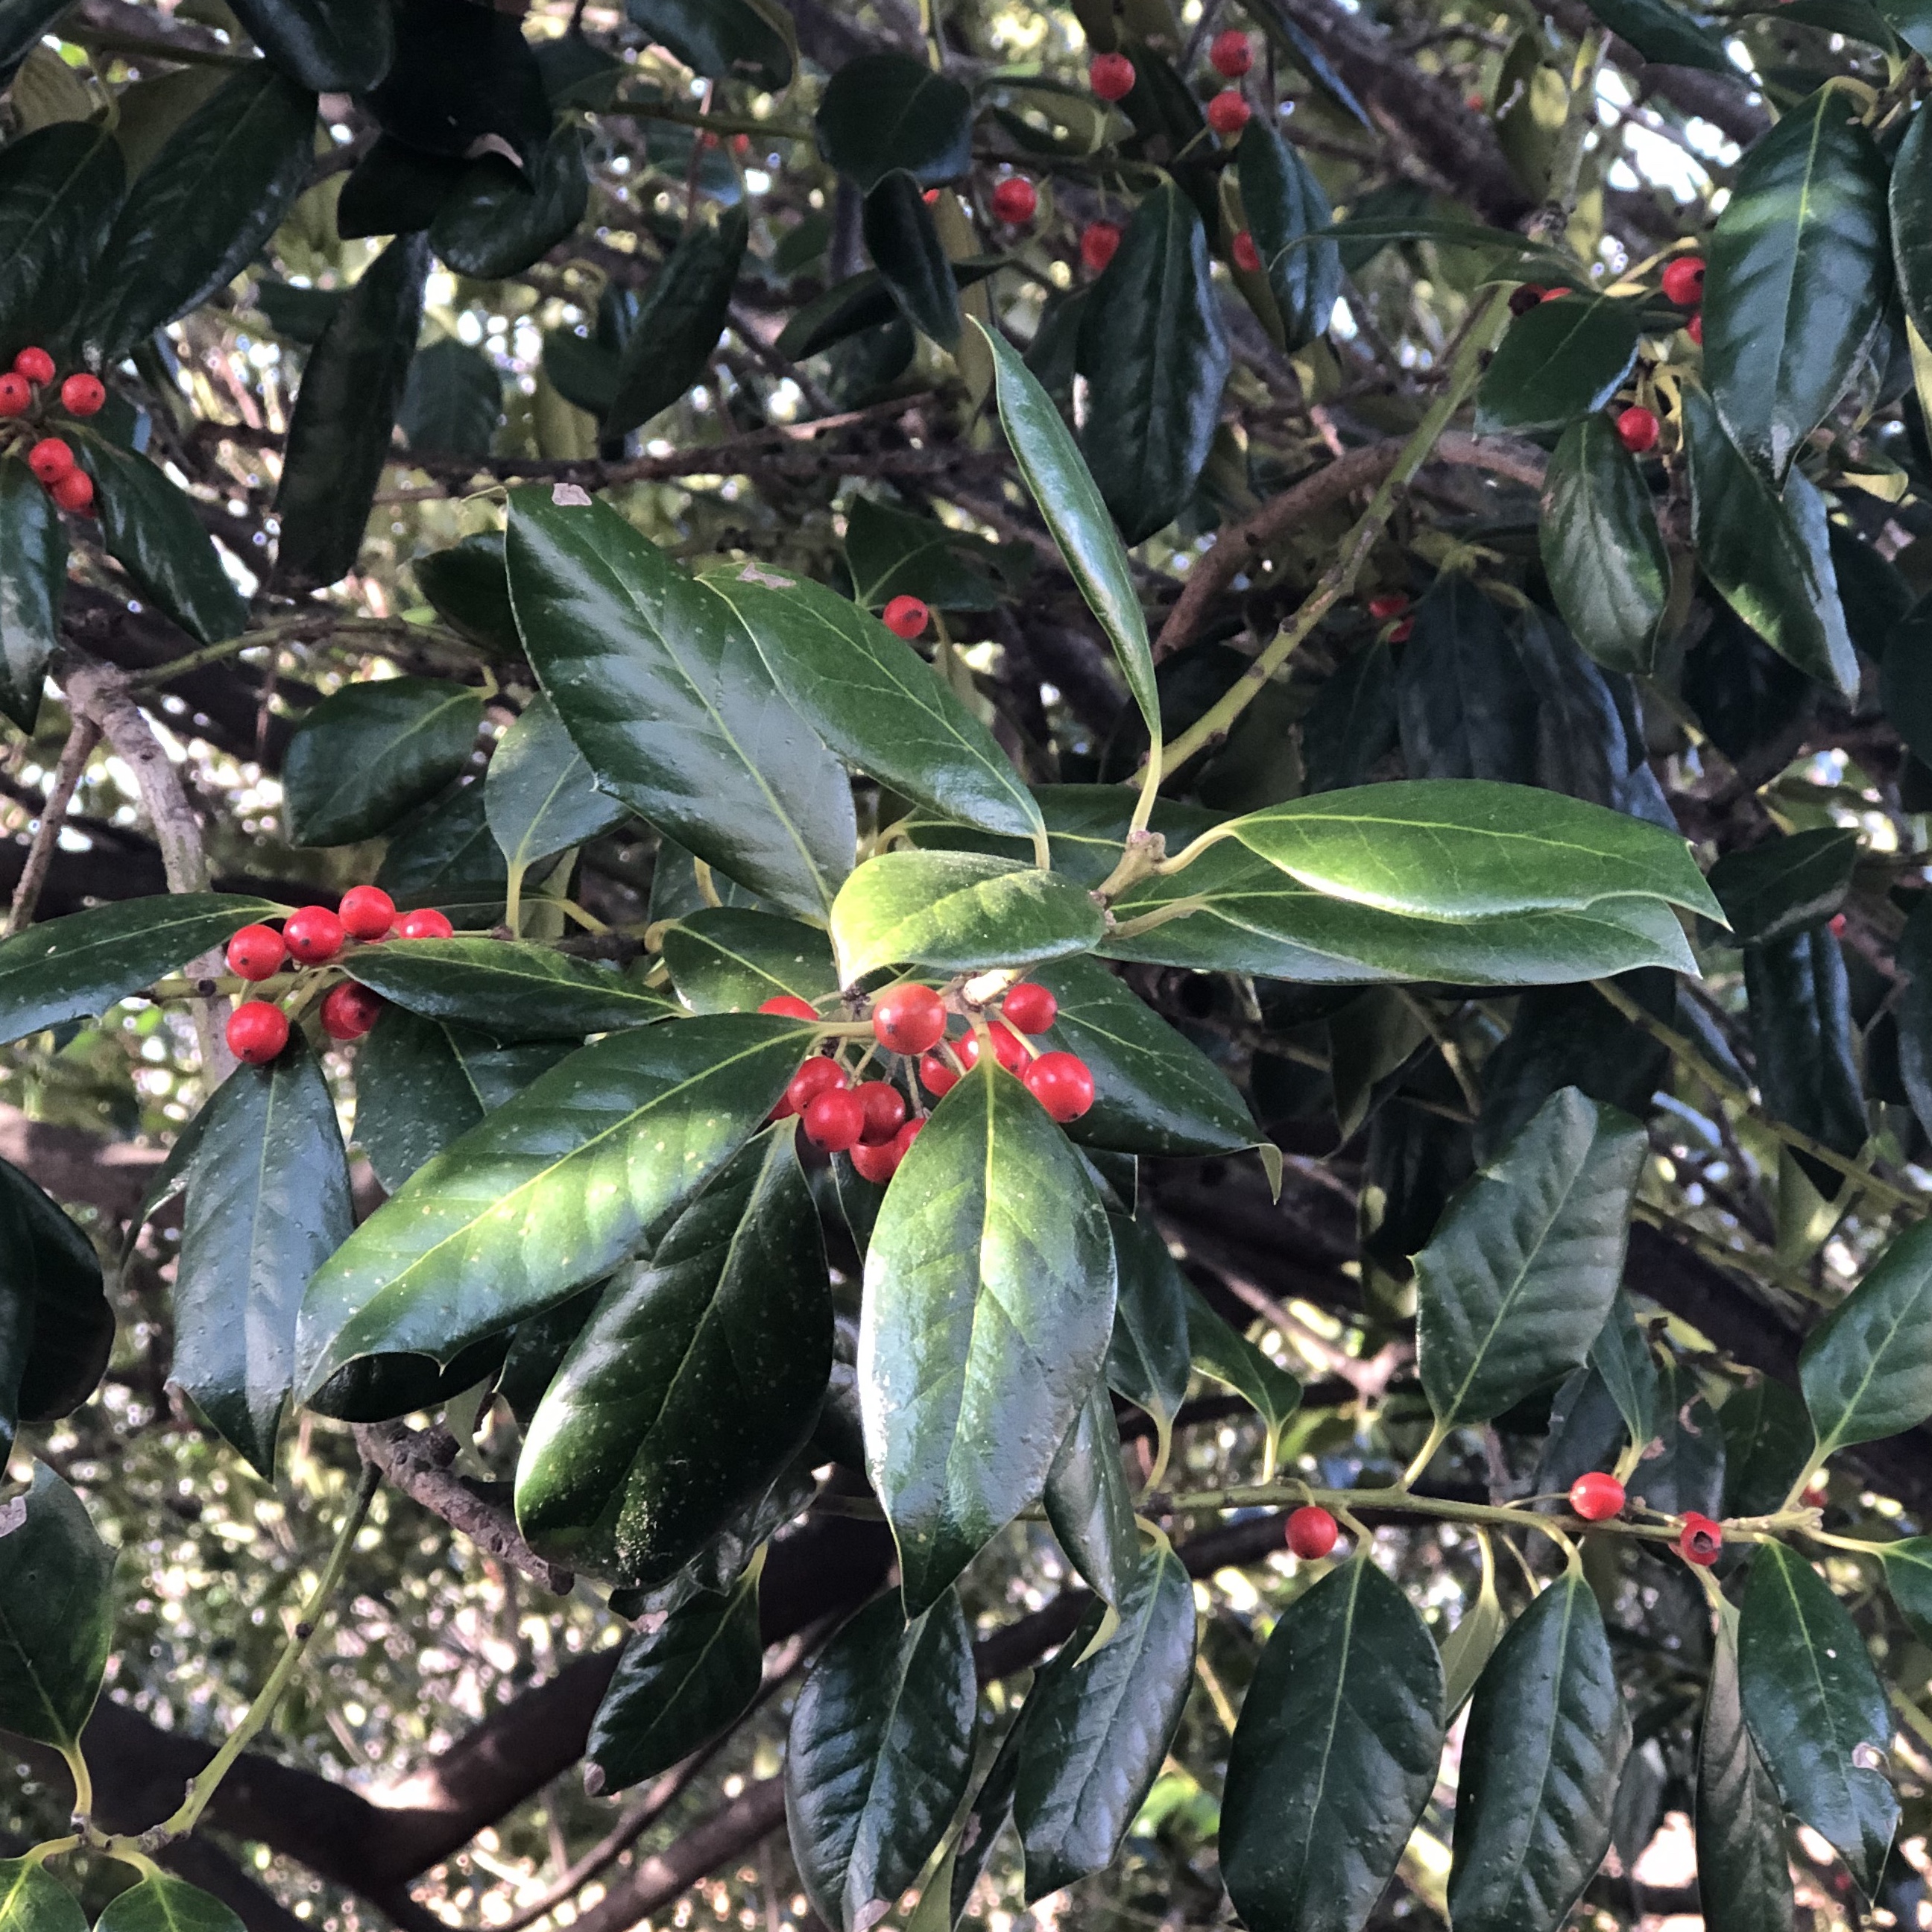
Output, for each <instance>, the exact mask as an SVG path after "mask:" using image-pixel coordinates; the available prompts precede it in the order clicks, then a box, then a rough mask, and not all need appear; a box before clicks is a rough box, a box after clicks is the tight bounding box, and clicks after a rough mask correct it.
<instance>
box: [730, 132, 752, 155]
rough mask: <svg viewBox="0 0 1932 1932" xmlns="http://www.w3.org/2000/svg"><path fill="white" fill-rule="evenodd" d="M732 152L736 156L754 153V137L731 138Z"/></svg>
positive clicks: (736, 135) (734, 136) (735, 136)
mask: <svg viewBox="0 0 1932 1932" xmlns="http://www.w3.org/2000/svg"><path fill="white" fill-rule="evenodd" d="M731 151H732V153H733V154H749V153H750V152H751V136H750V135H748V134H733V136H731Z"/></svg>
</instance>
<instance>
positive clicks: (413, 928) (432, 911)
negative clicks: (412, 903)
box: [395, 906, 456, 939]
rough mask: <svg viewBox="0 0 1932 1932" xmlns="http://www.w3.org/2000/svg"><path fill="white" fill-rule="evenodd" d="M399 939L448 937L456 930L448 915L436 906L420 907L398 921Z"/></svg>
mask: <svg viewBox="0 0 1932 1932" xmlns="http://www.w3.org/2000/svg"><path fill="white" fill-rule="evenodd" d="M395 930H396V937H397V938H398V939H447V938H449V937H450V936H451V935H452V934H453V933H454V932H455V930H456V929H455V926H452V925H451V924H450V922H449V918H448V916H446V914H444V913H440V912H438V911H437V909H436V908H435V907H434V906H422V907H419V908H418V909H417V910H416V911H414V912H406V913H404V915H403V916H402V917H401V919H398V920H397V922H396V929H395Z"/></svg>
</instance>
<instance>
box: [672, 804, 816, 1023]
mask: <svg viewBox="0 0 1932 1932" xmlns="http://www.w3.org/2000/svg"><path fill="white" fill-rule="evenodd" d="M698 864H699V861H698V860H697V859H696V858H694V856H692V855H691V853H688V852H687V851H686V850H685V849H684V847H682V845H680V844H679V843H678V842H677V841H676V839H675V838H668V837H666V836H664V835H662V834H660V835H659V836H658V850H657V856H656V858H655V859H654V860H653V862H652V865H651V897H650V904H649V907H648V910H649V914H650V918H651V922H652V924H653V925H655V924H657V923H658V922H659V921H661V920H665V919H670V920H677V919H688V918H690V917H691V915H692V914H693V913H700V912H706V911H709V910H711V909H712V907H713V906H714V905H715V906H718V907H723V908H724V910H727V911H730V912H756V911H757V910H760V905H759V901H758V895H757V893H756V892H751V891H750V890H748V889H747V888H746V887H745V886H741V885H739V883H738V882H737V880H735V879H730V878H727V877H725V876H724V874H723V873H721V872H715V871H714V872H713V873H712V874H711V881H710V883H711V890H710V891H709V892H705V891H703V889H701V888H700V886H699V885H698V883H697V867H698ZM825 950H826V953H828V954H829V953H830V951H831V950H832V949H831V944H830V942H829V941H826V942H825ZM728 1010H730V1011H732V1012H736V1010H737V1009H736V1008H735V1007H733V1008H730V1009H728Z"/></svg>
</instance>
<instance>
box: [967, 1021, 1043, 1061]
mask: <svg viewBox="0 0 1932 1932" xmlns="http://www.w3.org/2000/svg"><path fill="white" fill-rule="evenodd" d="M986 1031H987V1032H988V1034H989V1035H991V1037H992V1042H993V1058H995V1060H997V1061H998V1062H999V1063H1000V1064H1001V1066H1002V1067H1004V1068H1005V1069H1006V1070H1007V1072H1008V1073H1025V1071H1026V1068H1027V1063H1028V1061H1031V1059H1032V1058H1033V1055H1031V1054H1030V1053H1028V1051H1027V1050H1026V1043H1025V1041H1024V1040H1022V1039H1021V1038H1020V1037H1019V1034H1016V1032H1014V1031H1013V1028H1011V1027H1010V1026H1002V1025H1000V1023H999V1022H998V1021H997V1020H996V1021H995V1022H994V1023H993V1024H992V1025H991V1026H989V1028H987V1029H986ZM953 1051H954V1052H956V1053H957V1054H958V1055H959V1058H960V1060H961V1061H962V1062H963V1063H964V1064H965V1065H966V1066H967V1067H969V1068H970V1067H977V1066H978V1065H979V1064H980V1036H979V1035H978V1034H977V1033H969V1034H968V1035H967V1036H966V1037H965V1039H964V1040H962V1041H960V1042H959V1045H958V1046H956V1047H955V1048H954V1049H953Z"/></svg>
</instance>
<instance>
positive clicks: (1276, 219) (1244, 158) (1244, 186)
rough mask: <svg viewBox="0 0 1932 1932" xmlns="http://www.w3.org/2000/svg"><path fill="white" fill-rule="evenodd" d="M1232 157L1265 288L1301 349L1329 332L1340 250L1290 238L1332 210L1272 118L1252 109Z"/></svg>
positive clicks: (1331, 215) (1313, 228)
mask: <svg viewBox="0 0 1932 1932" xmlns="http://www.w3.org/2000/svg"><path fill="white" fill-rule="evenodd" d="M1237 159H1238V166H1239V168H1240V171H1241V208H1242V211H1243V212H1244V214H1246V215H1247V217H1248V227H1249V229H1250V233H1252V234H1253V236H1254V240H1255V246H1256V248H1257V249H1259V251H1260V252H1261V258H1262V266H1263V267H1264V268H1265V269H1266V271H1267V273H1268V290H1269V293H1271V295H1273V296H1274V302H1275V307H1276V308H1277V309H1279V310H1280V311H1281V320H1282V324H1283V328H1284V329H1286V332H1287V337H1288V347H1289V348H1290V349H1299V348H1301V347H1303V346H1304V344H1307V343H1310V342H1313V341H1314V340H1315V338H1316V337H1317V336H1319V335H1327V334H1328V318H1329V317H1330V316H1331V314H1333V313H1334V308H1335V303H1336V299H1337V297H1338V296H1340V294H1341V292H1342V251H1340V248H1337V246H1336V245H1335V244H1334V242H1333V241H1330V240H1323V241H1319V242H1308V243H1307V244H1306V245H1303V246H1301V247H1296V246H1295V245H1294V244H1295V243H1296V242H1298V241H1299V240H1300V239H1301V237H1302V236H1308V235H1313V234H1316V233H1319V232H1320V231H1321V230H1322V229H1325V228H1327V227H1328V226H1329V225H1330V223H1332V222H1333V221H1334V219H1335V211H1334V208H1331V206H1330V205H1329V203H1328V194H1327V193H1326V192H1325V190H1324V189H1323V187H1322V184H1321V183H1320V182H1319V181H1317V180H1316V178H1315V177H1314V175H1313V174H1311V173H1310V172H1309V169H1308V164H1307V163H1306V162H1305V161H1304V160H1302V158H1301V156H1300V155H1299V154H1297V153H1296V152H1295V150H1294V148H1292V147H1290V146H1289V144H1288V143H1287V142H1286V141H1284V140H1283V139H1282V137H1281V136H1280V133H1278V132H1277V130H1276V128H1275V126H1274V121H1273V120H1272V119H1271V118H1270V117H1269V116H1268V115H1256V117H1255V118H1253V120H1252V121H1250V122H1249V123H1248V124H1247V127H1246V128H1245V129H1244V130H1243V132H1242V135H1241V147H1240V149H1239V151H1238V157H1237Z"/></svg>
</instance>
